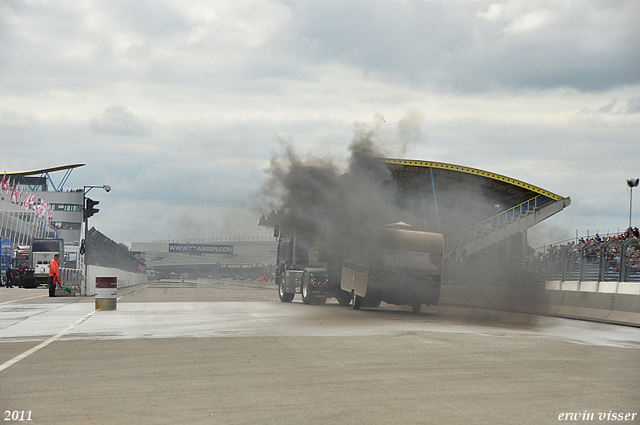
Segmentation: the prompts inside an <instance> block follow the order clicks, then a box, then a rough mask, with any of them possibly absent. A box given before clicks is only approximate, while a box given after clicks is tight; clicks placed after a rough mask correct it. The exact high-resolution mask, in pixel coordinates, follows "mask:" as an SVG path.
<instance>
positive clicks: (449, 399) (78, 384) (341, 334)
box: [0, 280, 640, 424]
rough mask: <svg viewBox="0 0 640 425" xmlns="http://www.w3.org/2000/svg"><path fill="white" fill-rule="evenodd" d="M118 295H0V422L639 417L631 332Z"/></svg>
mask: <svg viewBox="0 0 640 425" xmlns="http://www.w3.org/2000/svg"><path fill="white" fill-rule="evenodd" d="M118 296H119V299H118V303H117V310H114V311H106V310H103V311H96V310H95V309H94V300H93V298H82V297H76V298H71V297H68V298H67V297H62V298H48V297H47V296H46V289H35V290H24V289H16V288H13V289H5V288H0V382H1V383H2V389H1V390H0V409H1V410H2V412H6V411H9V412H13V411H14V410H20V411H22V410H25V411H30V412H31V415H32V416H31V418H32V422H33V423H46V424H51V423H60V424H63V423H64V424H68V423H71V424H74V423H78V424H81V423H153V424H155V423H225V424H227V423H274V424H276V423H277V424H281V423H292V424H293V423H311V424H313V423H318V424H319V423H398V422H404V423H532V424H533V423H535V424H540V423H555V422H557V421H558V415H559V414H561V413H568V412H578V411H579V412H581V413H583V412H585V411H587V412H594V413H596V416H597V413H600V412H605V413H606V412H609V411H612V410H613V411H618V410H620V411H624V412H628V413H633V412H639V413H640V402H639V400H640V329H638V328H632V327H624V326H615V325H606V324H601V323H590V322H583V321H574V320H567V319H559V318H551V317H540V316H531V315H524V314H517V313H504V312H494V311H486V310H477V309H464V308H457V307H446V306H438V307H423V310H422V312H421V313H419V314H417V315H416V314H413V313H411V311H410V308H409V307H398V306H391V305H386V304H383V305H382V306H381V307H380V308H375V309H362V310H358V311H354V310H352V309H351V308H348V307H340V306H339V305H338V304H337V303H335V302H328V303H327V304H326V305H323V306H308V305H303V304H302V303H301V302H300V297H299V296H296V299H295V300H294V302H293V303H281V302H280V301H279V300H278V296H277V292H276V290H275V286H274V285H273V284H271V283H264V282H254V281H229V280H220V281H219V280H211V281H186V282H181V281H160V282H150V283H149V284H145V285H140V286H137V287H133V288H125V289H120V290H119V291H118ZM40 346H41V347H40ZM38 347H40V348H38ZM25 353H28V354H27V355H26V356H25ZM16 359H17V360H16ZM616 409H617V410H616ZM602 423H606V421H605V422H602ZM628 423H640V419H638V416H636V417H635V422H633V421H630V422H628Z"/></svg>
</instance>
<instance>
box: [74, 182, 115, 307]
mask: <svg viewBox="0 0 640 425" xmlns="http://www.w3.org/2000/svg"><path fill="white" fill-rule="evenodd" d="M94 188H102V189H104V191H105V192H110V191H111V186H109V185H108V184H104V185H101V186H95V185H88V186H84V189H83V193H82V218H83V219H84V239H83V241H82V244H81V247H82V248H83V251H82V252H81V254H83V257H82V258H83V262H84V279H83V280H84V285H83V288H82V289H83V290H82V295H84V296H86V295H87V289H88V284H87V255H86V254H87V252H86V250H87V245H86V243H87V234H88V233H89V217H91V216H92V215H94V214H95V213H97V212H98V211H100V210H98V209H96V208H94V207H95V206H96V205H98V204H99V203H100V201H94V200H92V199H89V198H87V193H89V192H91V189H94Z"/></svg>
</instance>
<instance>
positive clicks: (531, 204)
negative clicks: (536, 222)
mask: <svg viewBox="0 0 640 425" xmlns="http://www.w3.org/2000/svg"><path fill="white" fill-rule="evenodd" d="M549 201H551V199H549V198H548V197H546V196H543V195H538V196H536V197H535V198H532V199H530V200H528V201H525V202H523V203H521V204H518V205H516V206H515V207H513V208H509V209H508V210H505V211H502V212H501V213H499V214H496V215H494V216H493V217H490V218H488V219H486V220H484V221H482V222H480V223H478V224H476V225H474V226H471V227H469V228H468V229H465V230H462V231H460V232H458V233H456V234H454V235H453V236H450V237H448V238H447V239H446V240H445V244H446V246H447V247H449V248H452V247H459V246H462V245H464V244H466V243H469V242H472V241H474V240H476V239H478V238H479V237H482V236H484V235H486V234H489V233H491V232H493V231H495V230H496V229H498V228H500V227H503V226H506V225H507V224H509V223H513V222H515V221H517V220H519V219H520V218H522V217H525V216H527V215H529V214H532V213H533V212H534V211H535V210H536V209H538V208H540V207H542V206H543V205H545V204H547V203H549Z"/></svg>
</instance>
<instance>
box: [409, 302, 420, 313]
mask: <svg viewBox="0 0 640 425" xmlns="http://www.w3.org/2000/svg"><path fill="white" fill-rule="evenodd" d="M421 307H422V303H421V302H419V301H414V302H412V303H411V311H413V312H414V313H420V308H421Z"/></svg>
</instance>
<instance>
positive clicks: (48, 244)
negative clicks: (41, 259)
mask: <svg viewBox="0 0 640 425" xmlns="http://www.w3.org/2000/svg"><path fill="white" fill-rule="evenodd" d="M32 252H60V241H34V242H33V249H32Z"/></svg>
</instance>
